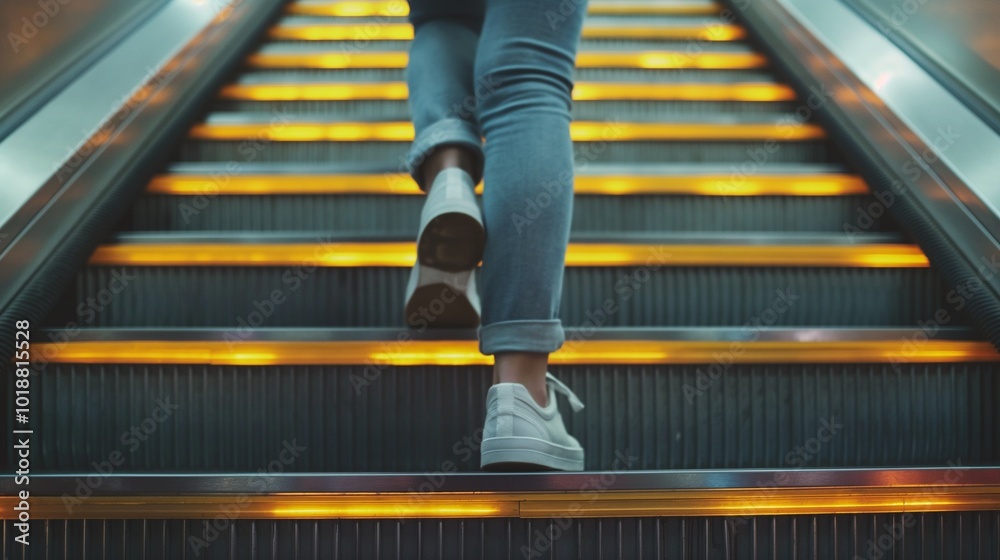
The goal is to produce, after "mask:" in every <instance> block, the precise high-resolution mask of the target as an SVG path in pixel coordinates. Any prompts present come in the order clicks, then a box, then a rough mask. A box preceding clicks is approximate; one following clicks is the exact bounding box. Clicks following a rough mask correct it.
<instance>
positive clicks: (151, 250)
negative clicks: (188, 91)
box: [90, 241, 929, 268]
mask: <svg viewBox="0 0 1000 560" xmlns="http://www.w3.org/2000/svg"><path fill="white" fill-rule="evenodd" d="M415 261H416V247H415V243H413V242H404V241H390V242H361V243H357V242H335V243H325V242H319V241H317V242H316V243H273V244H251V243H124V244H119V245H102V246H100V247H98V248H97V250H96V251H94V254H93V255H91V258H90V264H91V265H96V266H296V265H301V264H303V263H309V264H315V265H316V266H323V267H355V266H387V267H392V266H398V267H410V266H413V263H414V262H415ZM649 264H656V265H662V266H796V267H804V266H819V267H851V268H926V267H927V266H929V263H928V261H927V257H925V256H924V254H923V253H922V252H921V250H920V248H919V247H917V246H915V245H901V244H866V245H860V244H859V245H643V244H625V243H570V245H569V248H568V250H567V252H566V266H642V265H649Z"/></svg>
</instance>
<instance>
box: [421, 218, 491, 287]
mask: <svg viewBox="0 0 1000 560" xmlns="http://www.w3.org/2000/svg"><path fill="white" fill-rule="evenodd" d="M485 245H486V232H485V231H484V230H483V225H482V224H481V223H480V222H479V221H478V220H476V218H475V217H473V216H470V215H469V214H466V213H463V212H446V213H443V214H439V215H437V216H435V217H434V218H433V219H431V221H430V222H428V223H427V225H426V226H425V227H424V229H423V231H422V232H421V235H420V239H419V240H418V241H417V259H418V260H419V261H420V264H423V265H426V266H430V267H433V268H437V269H440V270H446V271H449V272H458V271H462V270H469V269H472V268H475V267H476V266H477V265H478V264H479V262H480V261H481V260H483V249H484V247H485Z"/></svg>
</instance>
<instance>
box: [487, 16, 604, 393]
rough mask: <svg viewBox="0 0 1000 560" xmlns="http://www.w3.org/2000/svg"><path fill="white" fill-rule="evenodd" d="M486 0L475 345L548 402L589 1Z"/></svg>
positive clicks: (560, 336) (558, 337)
mask: <svg viewBox="0 0 1000 560" xmlns="http://www.w3.org/2000/svg"><path fill="white" fill-rule="evenodd" d="M566 4H567V3H566V2H565V0H487V11H486V24H485V26H484V28H483V31H482V34H481V37H480V43H479V51H478V54H477V57H476V79H477V81H478V82H479V83H486V84H490V85H491V87H490V88H488V89H483V90H481V91H479V92H477V93H478V95H479V109H478V111H479V113H478V115H479V122H480V124H481V126H482V129H483V132H484V134H485V136H486V168H485V177H486V185H485V190H484V193H483V206H484V211H485V223H486V231H487V233H488V237H487V242H486V249H485V253H484V255H483V269H482V277H481V278H482V285H483V321H482V326H481V327H480V331H479V337H480V350H481V351H482V352H483V353H484V354H495V365H494V381H495V382H502V383H508V382H513V383H521V384H523V385H524V386H525V387H527V389H528V391H529V393H530V394H531V395H532V397H534V399H535V401H536V402H538V403H539V404H540V405H543V406H544V405H545V404H546V401H547V394H546V376H545V374H546V370H547V368H548V354H549V353H550V352H553V351H555V350H557V349H558V348H559V347H560V346H561V345H562V344H563V341H564V332H563V328H562V324H561V322H560V320H559V318H558V317H559V302H560V298H561V294H562V280H563V268H564V264H565V257H566V245H567V243H568V241H569V229H570V221H571V215H572V206H573V150H572V143H571V140H570V136H569V123H570V99H571V91H572V88H573V82H572V73H573V67H574V61H575V57H576V49H577V43H578V42H579V37H580V31H581V28H582V26H583V17H584V14H585V12H586V2H577V3H570V4H569V5H570V6H572V7H573V8H574V9H573V10H571V13H566V12H567V10H566V9H565V7H566Z"/></svg>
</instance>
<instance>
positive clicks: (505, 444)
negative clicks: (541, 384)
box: [481, 373, 583, 471]
mask: <svg viewBox="0 0 1000 560" xmlns="http://www.w3.org/2000/svg"><path fill="white" fill-rule="evenodd" d="M545 378H546V380H547V386H548V395H549V402H548V405H547V406H545V407H544V408H543V407H541V406H538V403H536V402H535V399H533V398H532V397H531V394H529V393H528V389H527V388H526V387H525V386H524V385H522V384H520V383H497V384H496V385H494V386H492V387H490V391H489V393H488V394H487V396H486V425H485V426H484V427H483V443H482V447H481V452H482V468H483V470H529V469H537V468H538V467H543V468H549V469H556V470H564V471H582V470H583V447H581V446H580V443H579V442H578V441H576V438H574V437H573V436H571V435H569V434H568V433H567V432H566V427H565V426H564V425H563V421H562V416H561V415H560V414H559V408H558V405H557V403H556V393H562V394H563V395H566V397H567V398H569V403H570V405H571V406H572V407H573V411H574V412H577V411H579V410H581V409H583V403H582V402H581V401H580V399H579V398H578V397H577V396H576V395H575V394H574V393H573V391H571V390H570V389H569V387H567V386H566V385H565V384H563V382H562V381H559V380H558V379H556V378H555V377H554V376H553V375H552V374H551V373H546V374H545Z"/></svg>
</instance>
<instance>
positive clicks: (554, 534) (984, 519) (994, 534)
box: [2, 512, 1000, 560]
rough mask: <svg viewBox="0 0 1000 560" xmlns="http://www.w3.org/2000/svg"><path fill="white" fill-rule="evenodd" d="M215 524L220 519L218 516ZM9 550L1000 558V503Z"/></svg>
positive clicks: (203, 529)
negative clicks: (972, 507)
mask: <svg viewBox="0 0 1000 560" xmlns="http://www.w3.org/2000/svg"><path fill="white" fill-rule="evenodd" d="M210 524H214V525H215V526H214V527H213V526H212V525H210ZM2 532H3V537H4V540H3V542H4V545H3V546H4V548H3V550H4V555H3V558H4V560H8V559H10V560H14V559H22V558H23V559H32V560H34V559H39V560H41V559H45V560H79V559H80V558H88V559H92V560H112V559H127V560H177V559H180V558H199V559H205V560H233V559H240V560H242V559H247V560H250V559H253V560H279V559H280V560H314V559H315V560H319V559H344V560H347V559H355V558H357V559H365V560H369V559H370V560H383V559H384V560H402V559H413V560H425V559H426V560H432V559H434V560H438V559H446V560H466V559H468V560H523V559H525V558H544V559H552V560H570V559H576V558H604V559H608V560H634V559H639V558H641V559H647V558H652V559H678V558H683V559H685V560H689V559H690V560H731V559H734V558H738V559H747V560H779V559H781V560H784V559H793V558H797V559H803V560H805V559H810V560H819V559H827V558H829V559H841V558H849V559H851V560H856V559H859V558H860V559H864V560H880V559H889V558H892V559H896V558H899V559H906V560H910V559H919V560H970V559H980V560H990V559H994V558H998V557H1000V512H964V513H913V514H860V515H794V516H791V515H790V516H760V517H748V518H741V517H729V518H724V517H707V518H706V517H687V518H680V517H667V518H655V517H654V518H620V519H566V518H554V519H446V520H440V519H414V520H407V521H400V520H386V521H368V520H365V521H352V520H339V521H338V520H295V521H291V520H289V521H271V520H242V519H240V520H235V521H233V520H230V519H228V518H226V517H224V516H222V515H221V514H220V517H219V518H217V519H215V520H212V521H202V520H156V519H153V520H106V521H105V520H78V521H48V522H42V521H34V522H32V537H33V539H32V543H33V544H32V545H31V546H30V547H29V548H27V549H22V548H21V547H20V546H19V545H13V544H12V542H13V541H12V535H13V532H14V529H13V526H12V522H10V521H7V522H4V523H3V531H2Z"/></svg>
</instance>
